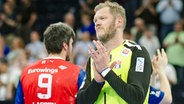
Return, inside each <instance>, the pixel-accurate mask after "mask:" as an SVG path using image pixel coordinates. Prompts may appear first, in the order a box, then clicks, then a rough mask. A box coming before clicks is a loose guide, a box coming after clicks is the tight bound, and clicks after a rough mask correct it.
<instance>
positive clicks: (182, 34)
mask: <svg viewBox="0 0 184 104" xmlns="http://www.w3.org/2000/svg"><path fill="white" fill-rule="evenodd" d="M163 45H164V47H165V48H166V50H167V51H166V52H167V55H168V60H169V63H170V64H172V65H174V67H175V69H176V73H177V79H178V83H179V82H180V81H181V80H183V79H184V58H183V57H184V54H183V53H184V31H183V24H182V22H181V21H178V22H176V23H175V25H174V31H173V32H170V33H169V34H168V35H167V36H166V38H165V39H164V42H163Z"/></svg>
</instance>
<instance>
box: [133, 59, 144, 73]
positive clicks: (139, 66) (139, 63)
mask: <svg viewBox="0 0 184 104" xmlns="http://www.w3.org/2000/svg"><path fill="white" fill-rule="evenodd" d="M135 71H136V72H143V71H144V58H143V57H137V60H136V68H135Z"/></svg>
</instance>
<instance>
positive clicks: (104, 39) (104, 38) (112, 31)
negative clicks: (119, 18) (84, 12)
mask: <svg viewBox="0 0 184 104" xmlns="http://www.w3.org/2000/svg"><path fill="white" fill-rule="evenodd" d="M115 34H116V28H115V20H113V21H112V23H111V25H110V26H109V28H108V29H107V30H106V33H105V34H104V35H100V37H98V40H99V41H101V42H102V43H107V42H108V41H109V40H110V39H112V38H113V37H114V36H115Z"/></svg>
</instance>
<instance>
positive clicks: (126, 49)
mask: <svg viewBox="0 0 184 104" xmlns="http://www.w3.org/2000/svg"><path fill="white" fill-rule="evenodd" d="M129 53H130V49H128V48H125V49H123V50H122V55H123V56H127V55H128V54H129Z"/></svg>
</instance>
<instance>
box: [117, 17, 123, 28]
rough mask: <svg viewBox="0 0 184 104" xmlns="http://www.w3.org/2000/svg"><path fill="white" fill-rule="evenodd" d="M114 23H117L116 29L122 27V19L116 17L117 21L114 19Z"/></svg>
mask: <svg viewBox="0 0 184 104" xmlns="http://www.w3.org/2000/svg"><path fill="white" fill-rule="evenodd" d="M116 23H117V27H120V28H121V27H122V25H123V18H122V17H120V16H119V17H117V19H116Z"/></svg>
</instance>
